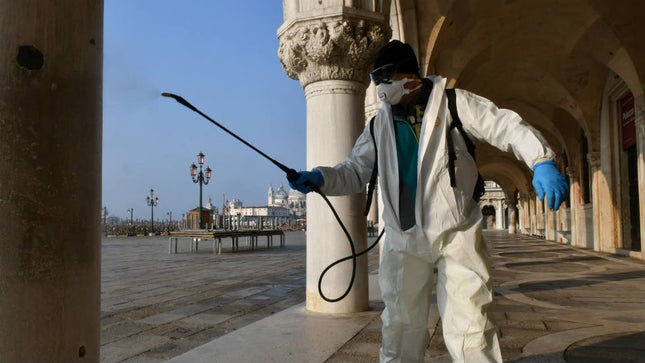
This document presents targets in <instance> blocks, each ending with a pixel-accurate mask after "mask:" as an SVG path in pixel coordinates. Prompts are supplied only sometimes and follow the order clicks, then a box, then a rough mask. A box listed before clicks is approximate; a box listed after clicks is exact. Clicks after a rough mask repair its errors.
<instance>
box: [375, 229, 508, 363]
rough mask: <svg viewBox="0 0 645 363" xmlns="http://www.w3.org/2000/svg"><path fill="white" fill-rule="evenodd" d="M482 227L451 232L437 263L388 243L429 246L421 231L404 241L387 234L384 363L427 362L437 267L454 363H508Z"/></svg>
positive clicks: (441, 311) (447, 340) (443, 317)
mask: <svg viewBox="0 0 645 363" xmlns="http://www.w3.org/2000/svg"><path fill="white" fill-rule="evenodd" d="M481 223H482V222H481V218H479V219H478V220H477V222H476V223H474V224H472V225H470V226H466V227H464V228H465V229H462V230H459V231H451V232H449V233H448V234H447V235H446V236H445V238H444V243H443V247H442V249H441V250H440V252H439V256H437V259H436V261H433V258H432V257H431V256H417V255H415V254H414V253H409V252H407V251H406V250H401V249H396V248H393V245H396V244H400V241H397V242H394V241H393V240H391V242H392V243H388V240H390V239H396V238H404V239H408V241H407V245H410V243H426V242H425V241H423V238H424V237H423V233H422V232H421V228H419V227H418V226H415V227H413V228H411V229H410V230H408V231H405V232H403V233H400V232H399V233H398V235H397V233H396V232H395V231H391V230H387V231H386V232H387V239H386V242H384V246H383V251H382V253H383V256H382V259H381V265H380V272H379V284H380V288H381V294H382V297H383V302H384V303H385V310H384V311H383V313H382V315H381V319H382V321H383V331H382V335H383V341H382V347H381V352H380V361H381V363H386V362H388V363H389V362H396V363H412V362H414V363H418V362H423V361H424V354H425V351H426V348H427V344H428V337H429V333H428V313H429V308H430V304H431V302H432V286H433V270H434V267H435V266H436V267H437V270H438V277H437V287H436V289H437V305H438V309H439V314H440V316H441V320H442V328H443V337H444V341H445V343H446V346H447V348H448V351H449V353H450V355H451V357H452V360H453V362H460V363H461V362H463V363H485V362H499V363H501V362H502V356H501V352H500V348H499V342H498V340H497V334H496V328H495V326H494V325H493V323H492V322H491V321H490V320H489V319H488V315H487V308H488V306H489V305H490V304H491V303H492V301H493V295H492V288H491V286H490V275H489V271H488V257H487V251H486V247H485V245H484V241H483V240H482V237H481ZM409 239H416V241H411V240H409ZM419 239H421V240H419Z"/></svg>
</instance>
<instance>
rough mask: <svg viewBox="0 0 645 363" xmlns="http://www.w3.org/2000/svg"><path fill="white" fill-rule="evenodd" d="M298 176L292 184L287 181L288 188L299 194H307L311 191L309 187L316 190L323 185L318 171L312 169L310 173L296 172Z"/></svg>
mask: <svg viewBox="0 0 645 363" xmlns="http://www.w3.org/2000/svg"><path fill="white" fill-rule="evenodd" d="M298 175H299V177H298V179H297V180H296V181H295V182H294V183H292V182H291V181H289V186H291V188H292V189H295V190H297V191H299V192H300V193H304V194H307V193H309V192H310V191H311V185H313V186H315V187H316V188H320V186H321V185H322V183H323V176H322V173H321V172H320V171H319V170H318V169H313V170H312V171H300V172H298Z"/></svg>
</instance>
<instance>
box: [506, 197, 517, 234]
mask: <svg viewBox="0 0 645 363" xmlns="http://www.w3.org/2000/svg"><path fill="white" fill-rule="evenodd" d="M506 205H507V206H508V214H509V216H508V233H509V234H515V233H517V197H516V196H515V195H511V196H507V197H506Z"/></svg>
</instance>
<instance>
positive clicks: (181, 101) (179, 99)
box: [161, 92, 197, 112]
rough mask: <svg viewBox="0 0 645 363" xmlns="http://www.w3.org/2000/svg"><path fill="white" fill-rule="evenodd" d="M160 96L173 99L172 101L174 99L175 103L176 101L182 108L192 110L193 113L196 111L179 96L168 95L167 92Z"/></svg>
mask: <svg viewBox="0 0 645 363" xmlns="http://www.w3.org/2000/svg"><path fill="white" fill-rule="evenodd" d="M161 95H162V96H164V97H170V98H174V99H175V101H177V102H179V103H181V104H182V105H184V106H186V107H188V108H190V109H191V110H193V111H195V112H197V109H196V108H195V106H193V105H191V104H190V103H189V102H188V101H186V100H185V99H184V98H183V97H181V96H177V95H176V94H173V93H168V92H163V93H162V94H161Z"/></svg>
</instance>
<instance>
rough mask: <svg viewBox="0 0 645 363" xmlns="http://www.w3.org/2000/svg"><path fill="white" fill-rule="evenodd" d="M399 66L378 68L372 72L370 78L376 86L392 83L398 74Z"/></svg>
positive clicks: (390, 64) (387, 65) (391, 65)
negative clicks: (393, 77)
mask: <svg viewBox="0 0 645 363" xmlns="http://www.w3.org/2000/svg"><path fill="white" fill-rule="evenodd" d="M397 68H398V66H397V65H395V64H392V63H389V64H386V65H384V66H382V67H378V68H376V69H375V70H373V71H372V72H370V78H371V79H372V82H374V84H375V85H377V86H378V85H379V84H381V83H388V84H389V83H392V81H391V79H392V76H394V75H395V74H396V72H397Z"/></svg>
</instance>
